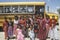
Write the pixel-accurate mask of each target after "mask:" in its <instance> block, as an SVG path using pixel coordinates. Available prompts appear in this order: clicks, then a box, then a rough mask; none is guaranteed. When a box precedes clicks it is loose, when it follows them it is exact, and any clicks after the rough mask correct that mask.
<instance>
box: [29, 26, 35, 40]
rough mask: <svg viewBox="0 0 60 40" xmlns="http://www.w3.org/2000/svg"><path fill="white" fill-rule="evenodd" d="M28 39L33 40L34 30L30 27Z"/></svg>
mask: <svg viewBox="0 0 60 40" xmlns="http://www.w3.org/2000/svg"><path fill="white" fill-rule="evenodd" d="M29 37H30V40H35V34H34V28H33V27H32V26H30V28H29Z"/></svg>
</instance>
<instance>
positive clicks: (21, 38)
mask: <svg viewBox="0 0 60 40" xmlns="http://www.w3.org/2000/svg"><path fill="white" fill-rule="evenodd" d="M16 32H17V40H24V35H23V34H22V27H21V26H18V28H17V30H16Z"/></svg>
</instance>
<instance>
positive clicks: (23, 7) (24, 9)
mask: <svg viewBox="0 0 60 40" xmlns="http://www.w3.org/2000/svg"><path fill="white" fill-rule="evenodd" d="M26 10H27V8H26V6H20V7H19V12H20V13H26Z"/></svg>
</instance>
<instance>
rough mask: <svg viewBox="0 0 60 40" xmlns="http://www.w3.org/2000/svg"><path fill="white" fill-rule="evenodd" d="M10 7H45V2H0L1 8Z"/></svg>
mask: <svg viewBox="0 0 60 40" xmlns="http://www.w3.org/2000/svg"><path fill="white" fill-rule="evenodd" d="M8 5H12V6H13V5H42V6H44V5H45V2H0V6H8Z"/></svg>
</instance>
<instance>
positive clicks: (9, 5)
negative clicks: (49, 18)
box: [0, 2, 46, 28]
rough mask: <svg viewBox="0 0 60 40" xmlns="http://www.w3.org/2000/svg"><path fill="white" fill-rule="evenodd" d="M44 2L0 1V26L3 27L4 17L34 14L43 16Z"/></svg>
mask: <svg viewBox="0 0 60 40" xmlns="http://www.w3.org/2000/svg"><path fill="white" fill-rule="evenodd" d="M45 4H46V3H45V2H0V28H2V27H3V21H4V17H5V16H6V17H7V19H8V18H9V17H11V18H12V19H13V20H14V16H15V15H17V16H19V17H20V16H27V15H29V16H34V15H37V14H38V15H39V14H42V15H43V17H45V14H46V12H45Z"/></svg>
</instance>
